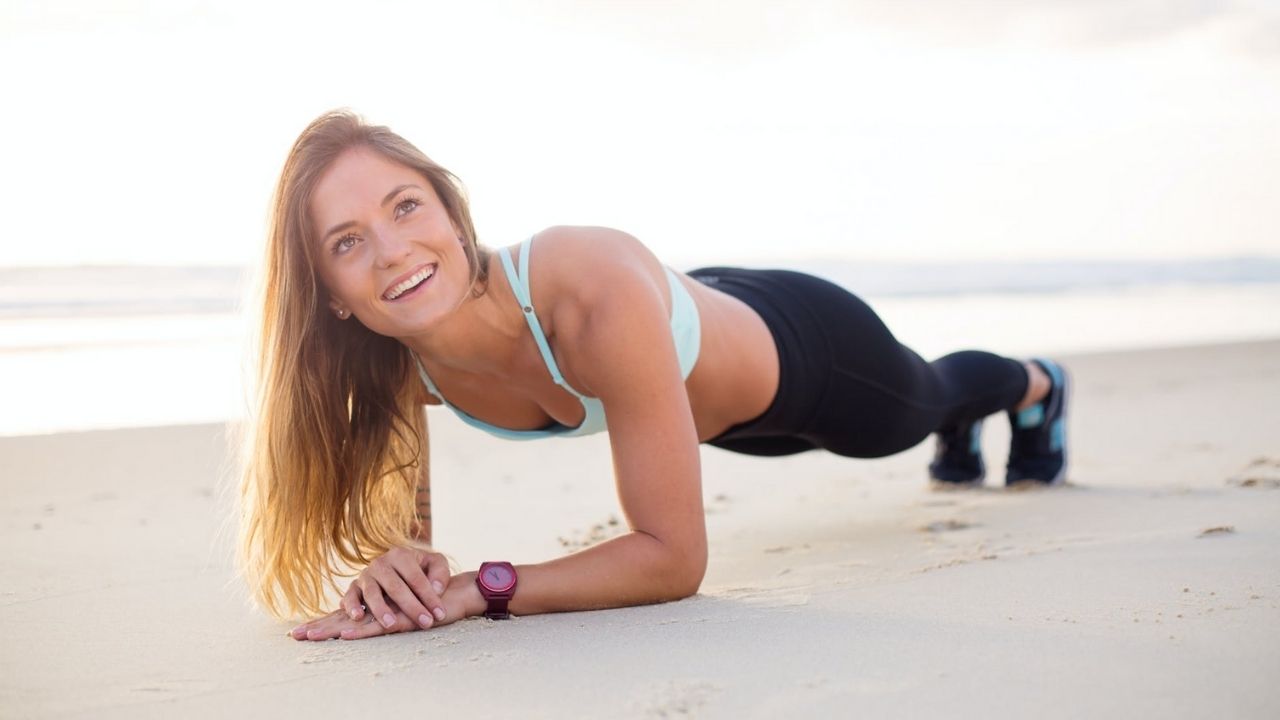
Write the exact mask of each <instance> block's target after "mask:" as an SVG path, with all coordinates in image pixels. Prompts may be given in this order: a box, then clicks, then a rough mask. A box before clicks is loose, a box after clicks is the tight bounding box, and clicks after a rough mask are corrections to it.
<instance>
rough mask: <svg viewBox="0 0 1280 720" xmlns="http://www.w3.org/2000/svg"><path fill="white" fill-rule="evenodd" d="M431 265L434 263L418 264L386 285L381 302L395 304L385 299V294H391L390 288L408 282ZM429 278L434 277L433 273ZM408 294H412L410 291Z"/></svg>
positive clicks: (387, 298)
mask: <svg viewBox="0 0 1280 720" xmlns="http://www.w3.org/2000/svg"><path fill="white" fill-rule="evenodd" d="M432 265H435V263H429V262H426V263H421V264H419V265H415V266H414V267H413V269H412V270H410V271H409V272H406V273H404V274H403V275H401V276H400V277H397V278H396V279H395V280H392V281H391V284H390V285H387V287H386V289H385V290H383V291H382V299H383V300H385V301H387V302H395V300H392V299H391V298H389V297H387V293H389V292H391V289H392V288H394V287H395V286H397V285H399V284H400V283H402V282H404V281H405V280H408V279H409V278H411V277H413V276H414V275H417V274H418V273H419V272H422V270H423V268H428V267H431V266H432ZM436 269H437V270H438V269H439V268H438V267H437V268H436ZM431 277H435V273H434V272H433V273H432V274H431ZM430 279H431V278H427V280H430ZM418 287H422V286H421V285H419V286H418ZM416 289H417V288H414V290H416ZM410 292H412V291H410ZM400 297H404V295H401V296H400ZM400 297H398V298H396V300H399V299H400Z"/></svg>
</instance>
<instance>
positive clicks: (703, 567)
mask: <svg viewBox="0 0 1280 720" xmlns="http://www.w3.org/2000/svg"><path fill="white" fill-rule="evenodd" d="M674 564H675V567H674V568H673V569H672V571H671V574H670V576H669V577H670V578H671V583H670V585H669V587H668V597H666V598H664V599H665V600H667V601H672V600H683V599H685V598H687V597H692V596H693V595H696V594H697V593H698V588H699V587H701V586H702V578H703V577H704V576H705V575H706V574H707V546H706V543H702V544H701V545H700V547H698V548H696V549H691V551H690V552H686V553H682V554H681V556H680V557H679V558H677V559H675V561H674Z"/></svg>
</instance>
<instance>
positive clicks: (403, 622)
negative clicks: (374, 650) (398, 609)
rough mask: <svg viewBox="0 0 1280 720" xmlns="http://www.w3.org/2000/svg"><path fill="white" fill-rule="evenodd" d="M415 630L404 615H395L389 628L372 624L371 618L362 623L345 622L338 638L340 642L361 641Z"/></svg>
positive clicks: (375, 623)
mask: <svg viewBox="0 0 1280 720" xmlns="http://www.w3.org/2000/svg"><path fill="white" fill-rule="evenodd" d="M416 629H417V626H416V625H414V624H413V622H412V621H411V620H409V618H408V617H407V616H406V615H405V614H404V613H396V618H395V622H394V623H392V625H391V627H389V628H388V627H384V626H383V625H382V624H380V623H377V622H374V621H373V618H369V619H367V620H365V621H364V622H355V621H347V624H346V625H345V626H344V627H343V628H342V629H341V631H340V632H339V634H338V638H339V639H341V640H363V639H365V638H371V637H377V636H379V635H390V634H392V633H398V632H404V631H406V630H416Z"/></svg>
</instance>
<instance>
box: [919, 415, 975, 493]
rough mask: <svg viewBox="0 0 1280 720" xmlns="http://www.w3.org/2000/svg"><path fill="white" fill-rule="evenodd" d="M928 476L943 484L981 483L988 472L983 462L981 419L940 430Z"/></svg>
mask: <svg viewBox="0 0 1280 720" xmlns="http://www.w3.org/2000/svg"><path fill="white" fill-rule="evenodd" d="M937 434H938V444H937V446H936V448H935V449H934V453H933V462H931V463H929V477H931V478H933V480H934V481H936V482H938V483H939V484H943V485H981V484H982V479H983V478H984V477H986V475H987V468H986V465H984V464H983V462H982V421H981V420H977V421H974V422H972V423H963V424H960V425H952V426H950V427H945V428H942V429H941V430H939V431H938V433H937Z"/></svg>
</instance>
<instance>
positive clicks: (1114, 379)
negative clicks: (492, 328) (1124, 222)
mask: <svg viewBox="0 0 1280 720" xmlns="http://www.w3.org/2000/svg"><path fill="white" fill-rule="evenodd" d="M1067 363H1068V365H1069V367H1070V368H1071V369H1072V371H1073V373H1074V377H1075V382H1076V385H1075V388H1076V391H1075V398H1074V400H1075V404H1074V411H1073V418H1072V423H1071V428H1070V433H1071V448H1072V466H1071V472H1070V474H1069V484H1068V485H1067V486H1065V487H1061V488H1054V489H1048V490H1039V491H1021V492H1020V491H1007V490H1005V489H1004V488H1002V487H1001V483H1002V478H1003V465H1004V463H1003V458H1004V456H1005V453H1006V451H1007V436H1008V431H1007V423H1005V422H1004V420H1003V419H1002V418H998V417H997V418H992V419H991V420H990V421H989V422H988V423H987V432H986V434H985V445H986V457H987V461H988V465H989V468H990V469H989V474H990V475H991V476H992V477H990V478H989V480H988V483H989V484H988V487H987V488H986V489H983V490H974V491H964V492H956V491H952V492H939V491H933V490H931V489H930V488H929V486H928V485H927V483H926V482H925V477H924V476H925V473H924V468H925V465H926V464H927V462H928V458H929V456H930V453H931V452H932V441H928V442H926V443H923V444H921V445H920V446H918V447H916V448H914V449H913V450H911V451H909V452H907V453H904V454H901V455H898V456H895V457H892V458H887V459H884V460H876V461H853V460H848V459H844V458H840V457H837V456H834V455H829V454H826V453H820V452H814V453H807V454H804V455H799V456H792V457H787V458H777V459H761V458H751V457H746V456H735V455H733V454H730V453H726V452H724V451H721V450H718V449H715V448H710V447H704V448H703V451H702V458H703V477H704V487H705V500H706V512H707V520H708V532H709V534H710V542H711V560H710V567H709V570H708V573H707V577H706V580H705V582H704V583H703V586H702V590H701V592H700V593H699V594H698V595H697V596H696V597H694V598H691V599H688V600H685V601H681V602H678V603H671V604H667V605H661V606H651V607H641V608H630V609H622V610H612V611H599V612H590V613H569V614H561V615H545V616H533V617H524V618H516V619H514V620H513V621H510V622H492V621H487V620H481V619H472V620H467V621H464V622H460V623H457V624H454V625H451V626H448V627H444V628H441V629H439V630H433V631H429V632H420V633H410V634H405V635H397V636H392V637H386V638H378V639H374V640H366V641H359V642H339V641H331V642H325V643H299V642H295V641H294V640H292V639H290V638H288V637H286V634H285V633H286V631H287V630H288V628H289V627H291V625H290V624H288V623H280V622H275V621H271V620H269V619H267V618H266V617H265V616H264V615H263V614H261V613H259V612H257V611H255V610H252V609H251V608H250V607H249V605H248V604H247V601H246V600H245V594H244V591H243V588H242V587H241V584H240V583H239V582H238V581H237V580H236V578H235V575H234V571H233V566H232V563H231V560H230V558H231V547H232V540H233V538H234V528H233V527H232V526H231V525H230V520H229V508H230V507H231V504H232V494H231V492H230V490H229V488H228V485H227V478H228V477H229V476H230V474H231V473H230V468H231V460H230V455H229V454H228V450H227V446H226V435H227V433H226V429H225V428H224V427H222V426H217V425H197V426H180V427H164V428H153V429H142V430H113V431H101V432H88V433H74V434H61V435H46V436H30V437H12V438H3V439H0V487H3V492H4V497H5V503H4V506H3V511H2V514H0V545H3V547H4V548H6V551H5V553H4V561H3V563H2V564H0V607H2V608H3V617H4V619H3V622H2V625H0V626H2V627H3V635H4V641H3V644H2V645H0V717H6V718H8V717H14V718H17V717H22V718H30V717H93V718H113V717H129V718H135V717H232V716H243V717H259V716H262V717H265V716H273V717H275V716H279V717H336V716H344V717H354V716H359V717H380V716H384V715H385V716H388V717H390V716H405V715H407V714H409V713H414V714H418V715H420V716H423V717H440V718H458V717H467V718H477V717H478V718H489V717H492V718H503V717H547V718H563V717H680V716H694V717H711V718H727V717H760V718H768V717H779V716H796V717H809V716H817V715H826V716H834V717H864V718H865V717H871V718H875V717H940V716H947V717H1025V716H1036V717H1042V718H1079V717H1126V718H1127V717H1134V716H1145V717H1160V718H1170V717H1174V718H1177V717H1187V718H1203V717H1229V718H1274V717H1280V685H1278V684H1277V678H1280V411H1277V404H1276V401H1277V399H1280V341H1270V342H1256V343H1247V344H1233V345H1218V346H1204V347H1190V348H1175V349H1161V350H1150V351H1135V352H1123V353H1112V354H1097V355H1083V356H1077V357H1073V358H1067ZM66 412H68V413H73V412H75V410H74V408H67V409H66ZM431 428H432V438H431V439H432V454H433V462H434V465H433V494H434V496H435V507H434V514H435V517H436V541H437V545H438V547H439V549H440V550H442V551H444V552H446V553H449V554H451V555H452V557H453V558H454V559H455V560H456V563H457V566H458V569H471V568H474V567H476V566H477V565H478V564H479V563H480V562H481V561H482V560H488V559H509V560H512V561H516V562H531V561H537V560H541V559H547V558H550V557H554V556H556V555H557V554H560V553H563V552H566V550H569V549H572V548H574V547H579V546H581V545H583V544H586V543H590V542H593V541H595V540H598V539H599V538H600V537H603V536H607V535H609V534H611V533H615V532H619V531H620V529H621V524H620V522H619V518H620V514H619V512H618V509H617V502H616V500H615V497H614V491H613V481H612V477H611V470H610V460H609V453H608V444H607V438H605V437H604V436H595V437H591V438H586V439H578V440H561V441H546V442H533V443H513V442H504V441H501V440H498V439H495V438H491V437H488V436H486V435H483V434H481V433H478V432H476V431H474V430H472V429H470V428H467V427H466V426H464V425H462V424H461V423H460V422H458V421H457V420H455V419H454V418H452V417H451V416H449V415H447V414H446V413H445V412H432V413H431ZM495 498H498V502H495ZM482 510H483V512H482ZM480 517H484V518H485V520H484V521H483V522H480V521H478V520H477V518H480Z"/></svg>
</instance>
